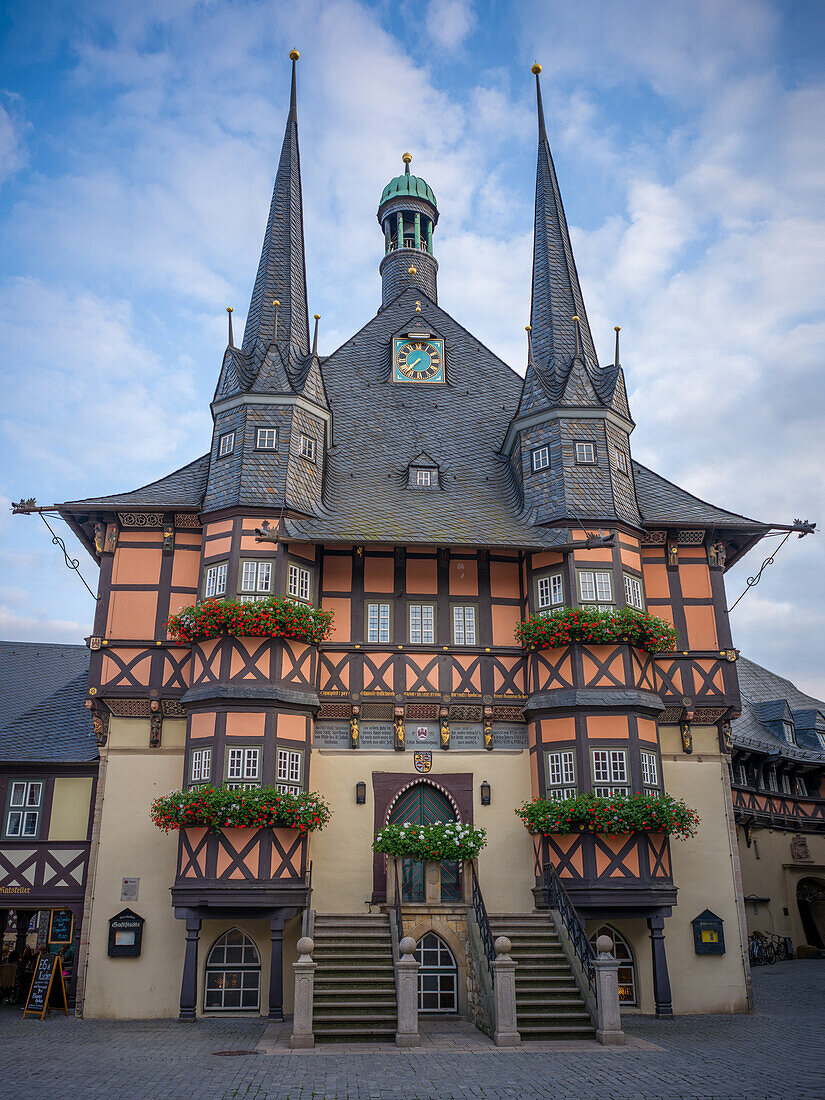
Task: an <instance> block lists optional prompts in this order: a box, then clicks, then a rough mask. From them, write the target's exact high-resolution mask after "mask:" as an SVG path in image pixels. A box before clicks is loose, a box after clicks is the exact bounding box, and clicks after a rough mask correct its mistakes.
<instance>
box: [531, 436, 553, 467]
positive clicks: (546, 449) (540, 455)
mask: <svg viewBox="0 0 825 1100" xmlns="http://www.w3.org/2000/svg"><path fill="white" fill-rule="evenodd" d="M545 458H546V459H547V461H546V462H544V461H542V460H543V459H545ZM549 469H550V445H549V444H548V443H544V444H542V446H541V447H534V448H533V450H532V451H531V452H530V471H531V473H534V474H540V473H541V472H542V470H549Z"/></svg>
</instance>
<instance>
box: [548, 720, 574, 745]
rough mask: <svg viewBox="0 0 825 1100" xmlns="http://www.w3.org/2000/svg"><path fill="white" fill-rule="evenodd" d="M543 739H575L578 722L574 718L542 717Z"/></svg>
mask: <svg viewBox="0 0 825 1100" xmlns="http://www.w3.org/2000/svg"><path fill="white" fill-rule="evenodd" d="M541 739H542V741H548V742H549V741H575V740H576V722H575V719H574V718H542V720H541Z"/></svg>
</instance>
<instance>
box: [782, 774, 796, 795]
mask: <svg viewBox="0 0 825 1100" xmlns="http://www.w3.org/2000/svg"><path fill="white" fill-rule="evenodd" d="M779 785H780V786H781V788H782V793H783V794H793V790H792V789H791V777H790V776H789V775H788V773H787V772H782V774H781V775H780V777H779Z"/></svg>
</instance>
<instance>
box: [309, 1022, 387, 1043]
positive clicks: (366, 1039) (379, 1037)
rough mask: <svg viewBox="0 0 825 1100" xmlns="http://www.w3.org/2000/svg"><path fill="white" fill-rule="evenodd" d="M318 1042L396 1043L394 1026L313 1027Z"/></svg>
mask: <svg viewBox="0 0 825 1100" xmlns="http://www.w3.org/2000/svg"><path fill="white" fill-rule="evenodd" d="M312 1032H313V1035H314V1036H315V1041H316V1043H394V1042H395V1028H394V1027H365V1028H351V1029H345V1028H334V1027H315V1026H314V1025H313V1028H312Z"/></svg>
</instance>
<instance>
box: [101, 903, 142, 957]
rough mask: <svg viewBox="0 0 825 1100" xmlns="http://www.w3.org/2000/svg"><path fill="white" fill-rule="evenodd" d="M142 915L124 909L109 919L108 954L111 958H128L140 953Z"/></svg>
mask: <svg viewBox="0 0 825 1100" xmlns="http://www.w3.org/2000/svg"><path fill="white" fill-rule="evenodd" d="M145 923H146V922H145V921H144V919H143V917H139V916H138V915H137V913H133V912H132V910H131V909H124V910H123V911H122V912H121V913H118V914H117V916H116V917H111V918H110V920H109V955H110V957H111V958H124V957H126V958H128V957H130V956H131V957H132V958H134V957H135V956H137V955H139V954H140V948H141V944H142V942H143V925H144V924H145Z"/></svg>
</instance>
